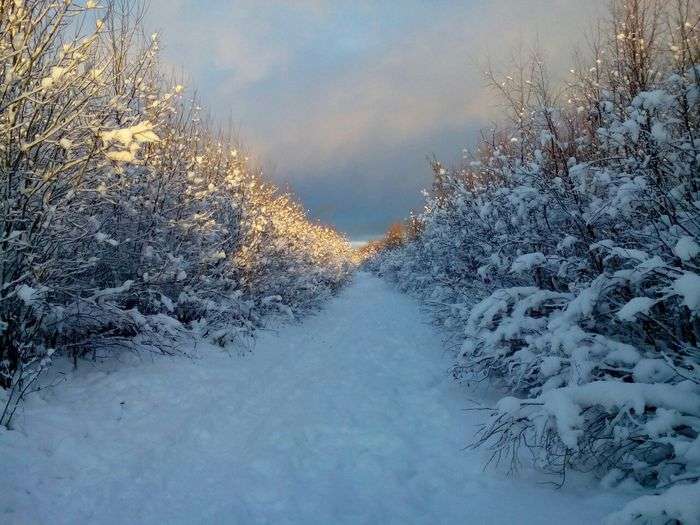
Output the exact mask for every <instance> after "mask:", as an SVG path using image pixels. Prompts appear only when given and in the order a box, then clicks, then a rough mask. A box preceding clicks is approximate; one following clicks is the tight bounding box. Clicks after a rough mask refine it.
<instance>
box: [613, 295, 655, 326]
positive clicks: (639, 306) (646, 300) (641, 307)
mask: <svg viewBox="0 0 700 525" xmlns="http://www.w3.org/2000/svg"><path fill="white" fill-rule="evenodd" d="M654 303H656V301H655V300H654V299H652V298H650V297H634V298H633V299H631V300H630V301H629V302H628V303H626V304H625V305H624V306H623V307H622V308H620V311H619V312H617V317H618V318H620V319H621V320H623V321H629V322H633V321H634V318H635V317H636V316H637V314H645V315H646V314H648V313H649V310H650V309H651V307H652V306H654Z"/></svg>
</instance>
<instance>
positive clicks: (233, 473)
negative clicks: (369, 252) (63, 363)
mask: <svg viewBox="0 0 700 525" xmlns="http://www.w3.org/2000/svg"><path fill="white" fill-rule="evenodd" d="M107 367H109V369H108V368H107ZM448 368H449V359H448V358H447V357H446V356H445V354H444V352H443V350H442V349H441V344H440V339H439V337H438V336H437V335H436V333H435V332H434V331H433V329H432V328H431V327H430V326H429V325H428V324H427V323H426V319H425V317H424V316H423V315H422V314H421V313H420V312H419V308H418V305H417V304H416V303H415V302H414V301H412V300H411V299H409V298H407V297H405V296H403V295H401V294H399V293H398V292H395V291H393V290H391V289H390V288H389V287H388V286H387V285H386V284H384V283H383V282H381V281H380V280H378V279H377V278H375V277H372V276H370V275H368V274H364V273H360V274H358V275H357V276H356V278H355V281H354V283H353V284H352V285H351V286H350V287H348V288H347V289H346V290H344V291H343V292H342V293H341V294H340V296H339V297H337V298H336V299H334V300H332V301H331V302H330V303H329V304H328V305H327V306H326V307H325V308H324V310H323V311H322V312H320V313H319V314H318V315H316V316H313V317H310V318H308V319H306V320H305V321H304V322H303V323H301V324H299V325H294V326H287V327H283V328H282V329H281V330H280V331H279V333H271V332H270V333H265V334H263V335H262V336H261V337H260V339H259V341H258V343H257V345H256V347H255V350H254V351H253V353H252V354H250V355H246V356H244V357H239V356H237V355H227V354H225V353H223V352H221V351H218V350H214V349H211V348H204V349H202V350H200V352H199V358H198V359H194V360H188V359H182V358H157V359H155V360H154V361H151V360H146V361H145V362H139V363H115V362H114V361H112V362H107V363H105V364H103V365H99V366H96V367H94V366H92V365H89V364H88V365H83V366H82V367H81V369H79V370H78V371H77V372H76V373H75V374H73V377H72V378H71V379H70V381H68V382H66V383H64V384H62V385H60V386H59V387H57V388H55V389H53V390H50V391H47V392H45V393H41V394H39V395H35V396H34V397H33V398H32V399H31V400H30V402H29V403H28V404H27V406H26V407H25V409H24V411H23V413H22V414H20V415H19V416H18V420H17V424H18V427H19V428H20V430H19V431H12V432H8V431H4V432H0V471H2V474H0V522H2V523H6V524H8V523H18V524H25V523H28V524H30V523H31V524H33V523H39V524H41V523H47V524H48V523H52V524H53V523H72V524H79V523H129V524H137V523H153V524H156V523H157V524H162V523H183V524H184V523H187V524H191V523H217V524H218V523H319V524H331V523H379V524H386V523H430V524H433V523H441V524H443V523H444V524H447V523H504V524H505V523H533V524H534V523H556V522H566V523H570V524H574V523H597V522H599V521H600V519H601V517H602V516H604V515H606V514H607V513H608V512H610V511H612V510H614V509H615V508H616V507H619V506H620V504H621V501H620V496H619V495H606V494H603V493H601V491H600V488H599V487H597V486H595V485H591V486H590V487H586V486H585V483H584V482H583V481H581V480H578V481H575V482H574V483H572V484H571V485H567V486H566V487H565V488H564V489H562V490H555V489H553V488H551V487H550V486H545V485H542V484H539V483H537V482H536V481H535V479H539V480H541V478H536V475H535V474H533V473H532V472H524V473H522V474H521V476H520V477H519V478H516V479H511V478H508V477H507V476H506V475H505V474H502V473H499V472H498V471H495V472H493V471H486V472H484V471H483V469H482V466H483V459H484V457H483V452H480V451H465V450H463V448H464V446H465V445H466V444H467V443H468V442H469V441H470V439H471V436H472V435H473V432H474V430H475V428H476V425H477V424H478V422H479V418H481V417H482V416H481V415H480V414H479V413H477V412H465V411H464V408H465V407H467V406H469V403H468V401H467V397H468V396H467V395H466V394H465V392H464V389H463V387H460V386H459V385H456V384H454V383H453V382H452V381H451V379H450V377H449V374H448V373H447V370H448Z"/></svg>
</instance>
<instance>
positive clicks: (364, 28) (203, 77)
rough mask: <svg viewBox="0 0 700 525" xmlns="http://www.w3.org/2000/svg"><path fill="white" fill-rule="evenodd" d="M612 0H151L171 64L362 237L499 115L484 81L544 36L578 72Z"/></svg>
mask: <svg viewBox="0 0 700 525" xmlns="http://www.w3.org/2000/svg"><path fill="white" fill-rule="evenodd" d="M603 1H604V0H585V1H584V0H490V1H488V0H461V1H457V0H453V1H443V0H422V1H419V0H393V1H389V0H385V1H378V0H375V1H370V0H354V1H352V0H342V1H341V0H290V1H286V2H284V1H281V0H151V1H150V13H149V15H148V16H149V18H148V26H149V28H152V29H153V30H154V31H158V32H159V35H160V42H161V50H162V60H163V62H164V64H165V65H166V67H169V68H173V69H174V70H175V71H177V72H178V73H179V74H181V75H182V76H183V77H184V78H185V83H186V85H187V87H188V89H189V90H190V92H195V91H196V93H197V94H198V96H199V97H200V99H201V101H202V105H203V106H204V107H206V108H208V110H209V111H210V112H211V115H212V118H214V119H215V120H217V121H219V122H221V123H227V122H231V123H233V126H234V128H235V129H236V130H237V132H238V134H239V136H240V137H241V140H242V141H243V143H244V144H245V145H246V147H247V149H248V150H249V151H250V152H251V155H252V156H253V158H254V159H256V161H257V162H258V163H259V164H260V165H262V166H263V168H264V169H265V172H266V173H267V176H268V177H269V178H270V179H272V180H274V181H275V182H276V183H277V184H279V185H280V186H281V187H282V188H285V189H289V190H291V191H292V192H293V193H294V194H295V195H296V196H297V197H298V198H299V199H300V200H301V201H302V202H303V203H304V206H305V207H306V208H307V209H308V210H309V213H310V215H311V216H312V217H314V218H317V219H318V220H320V221H322V222H324V223H328V224H331V225H333V226H335V227H336V228H338V229H339V230H340V231H342V232H344V233H346V234H347V235H348V236H349V237H350V238H352V239H367V238H372V237H377V236H379V235H380V234H381V233H382V232H383V231H384V230H385V229H386V227H387V226H388V225H389V224H390V223H391V222H393V221H395V220H400V219H402V218H404V217H406V216H408V214H409V212H410V210H412V209H413V210H420V208H421V204H422V201H423V196H422V190H423V189H427V188H429V187H430V184H431V175H430V169H429V165H428V161H427V159H428V157H429V156H432V155H436V156H437V157H438V158H439V159H441V160H442V161H444V162H445V163H446V164H455V163H456V162H458V161H459V158H460V156H461V155H462V153H461V152H462V149H463V148H468V147H472V146H473V145H474V144H475V141H476V138H477V133H478V130H479V129H481V128H483V127H485V126H488V125H489V124H490V123H491V122H492V121H493V119H494V118H495V115H497V105H498V102H497V99H496V98H495V97H494V96H493V95H492V94H491V93H490V92H489V90H488V89H487V88H486V86H485V82H484V79H483V70H484V66H485V64H486V63H487V61H489V60H490V61H491V62H492V63H494V64H495V65H497V66H498V65H501V64H502V65H505V64H507V61H508V57H509V56H510V54H511V53H512V52H513V51H514V50H517V49H518V48H519V47H525V48H527V47H530V46H533V45H535V44H537V45H538V47H539V48H540V49H542V50H543V51H544V52H545V53H546V56H547V59H548V61H549V62H550V63H551V68H552V69H553V70H554V71H559V70H560V71H566V70H568V68H569V62H570V57H571V52H572V49H573V47H574V45H576V44H577V43H583V42H584V36H585V35H584V33H585V30H586V28H588V27H589V26H590V22H591V21H592V20H593V19H594V18H595V17H596V16H599V15H601V14H603V13H604V6H603Z"/></svg>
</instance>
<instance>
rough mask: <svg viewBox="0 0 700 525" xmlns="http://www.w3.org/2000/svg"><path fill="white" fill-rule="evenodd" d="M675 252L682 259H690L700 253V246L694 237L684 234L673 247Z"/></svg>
mask: <svg viewBox="0 0 700 525" xmlns="http://www.w3.org/2000/svg"><path fill="white" fill-rule="evenodd" d="M673 253H675V254H676V255H677V256H678V257H680V259H681V260H682V261H690V260H692V259H693V257H695V256H696V255H697V254H698V253H700V246H698V243H696V242H695V240H694V239H693V238H692V237H689V236H688V235H684V236H683V237H681V238H680V239H678V242H677V243H676V246H674V248H673Z"/></svg>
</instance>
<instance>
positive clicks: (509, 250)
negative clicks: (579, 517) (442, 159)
mask: <svg viewBox="0 0 700 525" xmlns="http://www.w3.org/2000/svg"><path fill="white" fill-rule="evenodd" d="M611 14H612V16H611V19H610V21H609V25H610V31H609V35H610V36H609V37H607V38H604V37H603V38H601V39H600V40H599V41H595V43H594V44H593V46H592V52H591V55H590V57H589V58H588V59H586V60H584V59H580V60H579V61H580V63H581V64H582V65H581V66H580V67H577V68H575V69H572V71H571V76H570V79H569V81H568V82H567V85H566V86H565V87H564V89H563V90H562V91H561V94H555V90H554V89H553V88H552V87H551V86H550V84H549V81H548V75H547V72H546V69H545V66H544V64H543V61H542V60H541V58H540V57H539V56H534V57H533V58H532V60H531V61H530V62H529V63H527V64H525V63H523V64H520V66H519V68H518V71H517V72H516V74H512V75H509V76H505V78H503V79H501V78H500V77H499V76H498V75H497V74H495V73H490V75H489V78H490V80H491V81H492V84H493V85H494V87H495V88H496V89H497V90H498V91H499V92H500V93H501V94H502V95H503V98H504V101H505V102H506V105H507V107H508V113H507V125H505V126H504V127H503V129H501V130H498V131H493V132H491V133H488V134H487V133H484V135H483V137H484V141H483V144H482V146H481V147H480V148H479V150H478V151H476V152H475V153H474V155H473V156H472V157H470V158H468V159H465V163H464V165H463V166H460V167H458V168H455V169H446V168H445V167H443V166H442V165H440V164H439V163H435V164H434V166H433V169H434V173H435V181H434V187H433V192H432V193H431V195H430V196H429V197H428V199H427V202H426V206H425V210H424V212H423V213H422V215H421V216H420V217H419V218H418V220H419V221H420V224H421V227H420V229H419V230H420V231H419V234H418V235H417V237H416V238H415V239H414V240H413V241H411V242H408V243H407V244H406V245H404V246H399V247H394V248H393V249H385V250H383V251H381V252H380V253H379V254H378V255H376V256H375V257H373V258H372V259H371V260H370V261H369V262H368V263H367V264H368V266H369V267H370V268H371V269H373V270H374V271H376V272H378V273H380V274H382V275H384V276H386V277H387V278H389V279H391V280H393V281H395V282H397V283H398V285H399V286H400V287H401V288H402V289H404V290H407V291H411V292H414V293H418V294H420V295H421V296H422V297H424V298H425V300H426V302H428V303H429V304H431V305H433V306H434V307H435V313H436V317H437V319H438V321H439V322H441V323H442V324H443V325H445V326H447V327H448V328H450V330H449V333H450V334H451V335H452V337H453V339H454V341H455V348H456V353H455V355H456V365H455V375H456V376H457V377H458V378H463V379H467V380H471V381H478V380H484V379H488V380H490V381H492V382H494V383H495V384H496V385H498V386H499V387H500V388H502V389H503V390H504V391H505V392H506V393H507V394H509V397H506V398H505V399H504V400H502V401H501V402H500V403H499V404H498V405H497V406H496V407H495V408H494V409H493V411H492V418H491V420H490V422H489V423H488V424H487V425H486V426H485V427H484V429H483V431H482V432H481V434H480V439H479V443H478V444H482V445H487V446H491V447H493V452H494V457H495V458H501V459H502V458H505V457H508V458H510V460H511V461H513V462H515V463H517V461H518V459H519V449H520V448H521V447H522V446H526V447H529V448H530V449H531V450H532V452H533V453H534V455H535V458H536V461H537V463H538V464H539V465H541V466H542V467H544V468H546V469H549V470H551V471H553V472H557V473H560V474H562V475H563V474H564V473H565V471H566V469H567V468H570V467H571V468H577V469H582V470H595V471H597V472H598V473H599V474H601V475H607V476H608V478H607V479H608V480H609V481H610V480H613V481H618V480H620V479H622V478H624V477H626V476H629V477H633V478H634V479H636V480H637V481H638V482H639V483H640V484H641V485H643V486H647V487H657V488H664V487H669V486H676V485H678V486H681V485H682V484H684V483H692V482H695V483H697V482H698V479H699V478H700V465H699V464H698V461H697V448H698V446H700V441H698V439H699V438H698V433H700V344H699V342H698V341H699V337H700V205H699V203H700V193H699V191H700V140H699V139H698V137H699V136H700V135H699V133H700V29H699V26H698V23H699V21H700V12H699V11H698V6H697V4H694V3H692V2H680V3H678V4H676V5H674V7H673V8H671V7H667V8H663V7H662V6H661V5H660V4H659V3H656V2H646V1H643V0H629V1H627V2H619V3H616V4H615V5H614V6H613V8H612V11H611ZM634 508H636V507H634ZM640 508H641V507H640ZM633 512H634V509H633V510H632V511H630V512H628V513H627V514H626V515H627V516H631V515H632V514H633ZM671 515H672V514H669V516H671ZM643 519H644V518H642V519H641V521H643ZM649 519H650V520H653V519H656V518H654V517H650V518H649Z"/></svg>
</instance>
